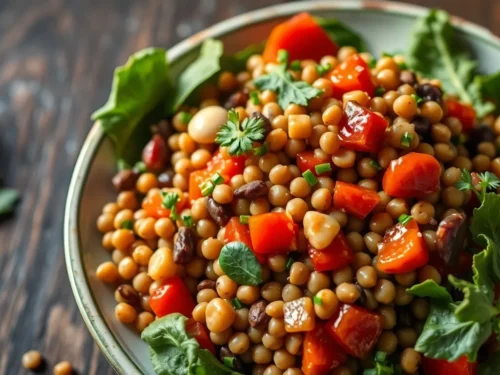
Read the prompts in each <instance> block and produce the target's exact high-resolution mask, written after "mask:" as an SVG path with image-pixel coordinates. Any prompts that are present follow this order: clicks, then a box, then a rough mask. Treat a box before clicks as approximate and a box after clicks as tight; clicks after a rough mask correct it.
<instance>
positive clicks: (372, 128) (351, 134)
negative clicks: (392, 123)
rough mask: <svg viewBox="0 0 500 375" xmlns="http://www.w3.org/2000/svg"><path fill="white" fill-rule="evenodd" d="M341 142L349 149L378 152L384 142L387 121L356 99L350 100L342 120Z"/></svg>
mask: <svg viewBox="0 0 500 375" xmlns="http://www.w3.org/2000/svg"><path fill="white" fill-rule="evenodd" d="M340 125H341V126H342V128H341V129H340V132H339V139H340V144H341V145H342V147H344V148H347V149H349V150H354V151H361V152H377V151H378V150H379V149H380V148H382V146H383V144H384V135H385V129H386V128H387V125H388V124H387V121H386V119H385V118H383V117H381V116H379V115H377V114H375V113H374V112H372V111H370V110H368V109H366V108H364V107H363V106H361V105H359V104H358V103H357V102H355V101H352V100H350V101H348V102H347V104H346V105H345V108H344V116H342V119H341V121H340Z"/></svg>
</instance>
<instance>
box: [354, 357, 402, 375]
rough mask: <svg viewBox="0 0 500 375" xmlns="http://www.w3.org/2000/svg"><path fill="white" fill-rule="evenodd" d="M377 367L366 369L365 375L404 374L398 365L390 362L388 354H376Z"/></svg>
mask: <svg viewBox="0 0 500 375" xmlns="http://www.w3.org/2000/svg"><path fill="white" fill-rule="evenodd" d="M374 361H375V367H374V368H371V369H366V370H365V371H364V372H363V375H399V374H403V372H402V371H401V368H400V367H399V366H398V365H394V364H393V363H390V362H389V359H388V358H387V353H386V352H377V353H376V354H375V358H374Z"/></svg>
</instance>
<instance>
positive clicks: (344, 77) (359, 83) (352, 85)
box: [330, 55, 375, 99]
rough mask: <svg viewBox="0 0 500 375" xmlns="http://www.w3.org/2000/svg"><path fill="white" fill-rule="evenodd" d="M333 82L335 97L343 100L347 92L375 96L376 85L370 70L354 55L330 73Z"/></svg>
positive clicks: (359, 57)
mask: <svg viewBox="0 0 500 375" xmlns="http://www.w3.org/2000/svg"><path fill="white" fill-rule="evenodd" d="M330 78H331V80H332V82H333V96H334V97H336V98H337V99H342V95H344V94H345V93H346V92H349V91H354V90H361V91H365V92H366V93H367V94H368V95H369V96H373V93H374V92H375V85H374V84H373V82H372V77H371V73H370V68H369V67H368V65H367V64H366V62H365V60H363V59H362V58H361V56H359V55H352V56H351V57H349V58H348V59H347V60H346V61H344V62H343V63H342V64H340V65H337V66H336V67H335V69H333V70H332V71H331V73H330Z"/></svg>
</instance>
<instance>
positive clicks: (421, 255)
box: [377, 219, 429, 273]
mask: <svg viewBox="0 0 500 375" xmlns="http://www.w3.org/2000/svg"><path fill="white" fill-rule="evenodd" d="M428 262H429V252H428V251H427V245H426V244H425V240H424V236H423V235H422V233H421V232H420V229H419V228H418V224H417V222H416V221H415V220H413V219H411V220H410V221H409V222H408V223H406V224H405V225H403V224H401V223H398V224H396V225H395V226H394V227H392V228H390V229H389V230H387V232H385V235H384V240H383V241H382V243H381V244H380V245H379V251H378V256H377V268H378V269H379V270H380V271H382V272H385V273H406V272H411V271H413V270H416V269H417V268H420V267H422V266H424V265H426V264H427V263H428Z"/></svg>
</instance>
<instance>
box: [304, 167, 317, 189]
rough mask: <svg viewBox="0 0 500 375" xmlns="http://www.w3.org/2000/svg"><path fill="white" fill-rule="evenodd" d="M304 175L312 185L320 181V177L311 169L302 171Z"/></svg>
mask: <svg viewBox="0 0 500 375" xmlns="http://www.w3.org/2000/svg"><path fill="white" fill-rule="evenodd" d="M302 177H304V179H305V180H306V181H307V183H308V184H309V185H311V186H314V185H316V184H317V183H318V179H317V178H316V176H315V175H314V173H312V171H311V170H310V169H308V170H307V171H304V173H302Z"/></svg>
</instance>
